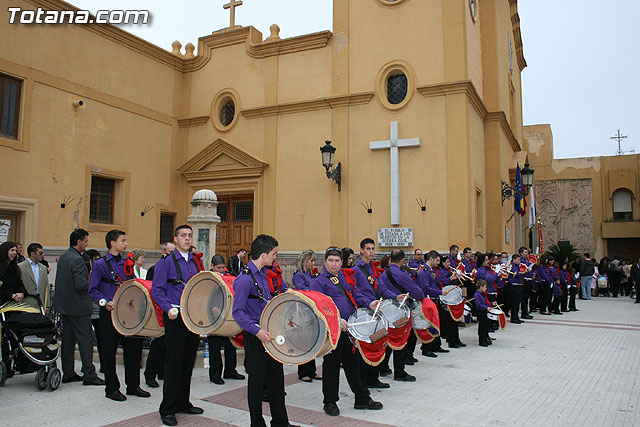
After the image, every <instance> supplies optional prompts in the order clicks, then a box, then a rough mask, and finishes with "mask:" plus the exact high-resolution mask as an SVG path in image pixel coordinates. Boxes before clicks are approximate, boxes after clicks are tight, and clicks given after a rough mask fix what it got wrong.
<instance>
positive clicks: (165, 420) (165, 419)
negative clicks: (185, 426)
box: [162, 415, 178, 426]
mask: <svg viewBox="0 0 640 427" xmlns="http://www.w3.org/2000/svg"><path fill="white" fill-rule="evenodd" d="M162 424H164V425H166V426H177V425H178V420H176V416H175V415H163V416H162Z"/></svg>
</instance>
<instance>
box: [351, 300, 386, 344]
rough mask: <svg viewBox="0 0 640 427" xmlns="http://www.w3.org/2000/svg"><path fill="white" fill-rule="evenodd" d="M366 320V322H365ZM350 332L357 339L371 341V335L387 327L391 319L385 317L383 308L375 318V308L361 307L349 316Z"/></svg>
mask: <svg viewBox="0 0 640 427" xmlns="http://www.w3.org/2000/svg"><path fill="white" fill-rule="evenodd" d="M365 322H366V323H365ZM347 323H349V325H352V326H349V333H350V334H351V336H352V337H354V338H355V339H357V340H360V341H364V342H367V343H371V338H370V337H371V335H373V334H375V333H376V332H378V331H380V330H382V329H387V325H388V324H389V321H388V320H387V318H386V317H385V315H384V313H382V310H378V313H377V314H376V318H375V319H373V310H370V309H368V308H359V309H357V310H356V311H355V312H354V313H353V314H352V315H351V316H349V320H348V321H347ZM353 324H355V326H353Z"/></svg>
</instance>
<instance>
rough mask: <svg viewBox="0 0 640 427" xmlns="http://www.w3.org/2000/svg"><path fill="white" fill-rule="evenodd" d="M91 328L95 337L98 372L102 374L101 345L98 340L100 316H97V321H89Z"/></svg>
mask: <svg viewBox="0 0 640 427" xmlns="http://www.w3.org/2000/svg"><path fill="white" fill-rule="evenodd" d="M91 326H93V333H94V334H95V335H96V348H97V349H98V360H100V372H104V365H103V359H102V344H101V340H100V316H98V318H97V319H91Z"/></svg>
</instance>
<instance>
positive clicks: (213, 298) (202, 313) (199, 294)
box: [180, 271, 242, 337]
mask: <svg viewBox="0 0 640 427" xmlns="http://www.w3.org/2000/svg"><path fill="white" fill-rule="evenodd" d="M233 295H234V294H233V286H229V285H227V283H226V282H225V281H224V280H223V279H222V276H220V275H219V274H218V273H214V272H211V271H201V272H200V273H198V274H196V275H195V276H193V277H192V278H191V279H190V280H189V282H188V283H187V284H186V285H185V287H184V290H183V291H182V297H181V298H180V315H181V316H182V321H183V322H184V324H185V326H186V327H187V328H188V329H189V330H190V331H191V332H193V333H194V334H198V335H220V336H225V337H232V336H234V335H237V334H239V333H240V331H242V328H241V327H240V326H239V325H238V324H237V323H236V321H235V319H234V318H233V314H232V313H231V311H232V310H233Z"/></svg>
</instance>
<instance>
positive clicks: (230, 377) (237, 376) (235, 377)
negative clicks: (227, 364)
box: [222, 372, 244, 380]
mask: <svg viewBox="0 0 640 427" xmlns="http://www.w3.org/2000/svg"><path fill="white" fill-rule="evenodd" d="M222 378H224V379H225V380H243V379H244V375H242V374H239V373H237V372H232V373H230V374H229V375H223V376H222Z"/></svg>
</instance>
